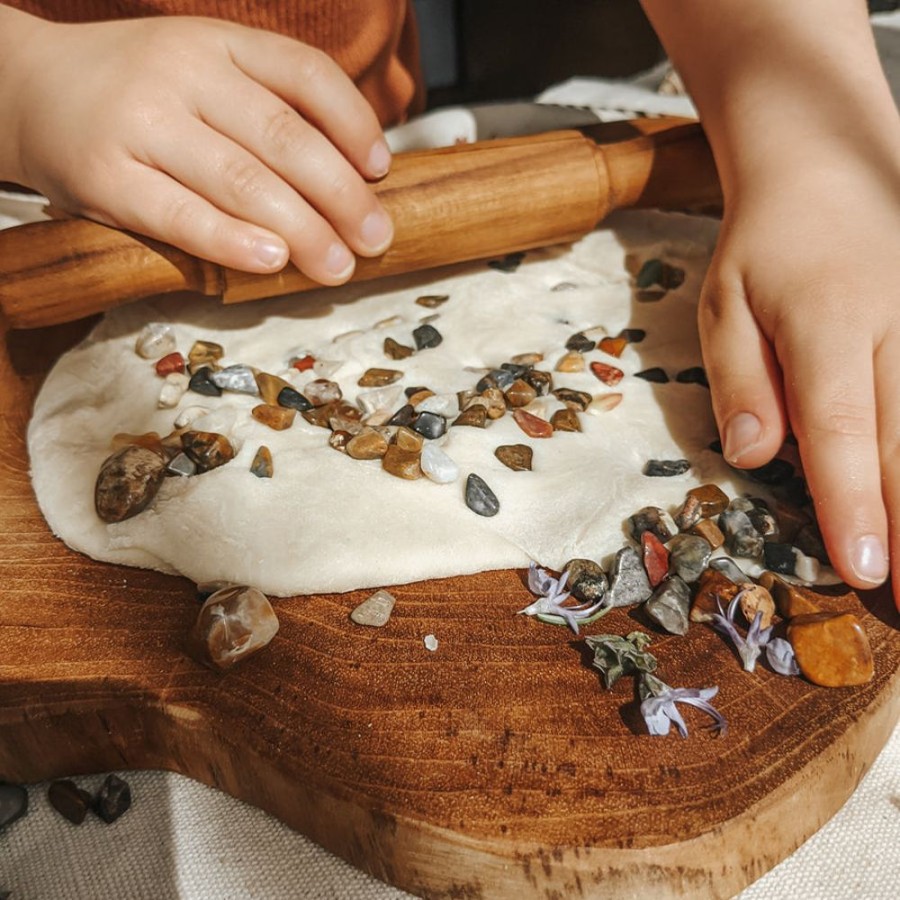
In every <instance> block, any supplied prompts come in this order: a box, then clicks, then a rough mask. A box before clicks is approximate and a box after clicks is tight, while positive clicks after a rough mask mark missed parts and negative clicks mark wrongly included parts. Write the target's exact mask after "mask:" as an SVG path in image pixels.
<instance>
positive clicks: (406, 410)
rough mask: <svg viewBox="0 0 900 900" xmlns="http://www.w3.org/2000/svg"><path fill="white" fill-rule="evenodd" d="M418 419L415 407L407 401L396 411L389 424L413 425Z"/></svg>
mask: <svg viewBox="0 0 900 900" xmlns="http://www.w3.org/2000/svg"><path fill="white" fill-rule="evenodd" d="M415 420H416V410H415V408H414V407H412V406H410V404H409V403H407V404H406V405H405V406H401V407H400V409H398V410H397V412H395V413H394V414H393V415H392V416H391V417H390V419H388V421H387V424H388V425H411V424H412V423H413V422H415Z"/></svg>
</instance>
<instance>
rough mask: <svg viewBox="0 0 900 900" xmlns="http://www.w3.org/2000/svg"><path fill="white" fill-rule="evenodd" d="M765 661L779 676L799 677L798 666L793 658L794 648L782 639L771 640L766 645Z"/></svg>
mask: <svg viewBox="0 0 900 900" xmlns="http://www.w3.org/2000/svg"><path fill="white" fill-rule="evenodd" d="M766 659H767V660H768V663H769V665H770V666H771V667H772V668H773V669H774V670H775V671H776V672H777V673H778V674H779V675H799V674H800V666H798V665H797V659H796V657H795V656H794V648H793V647H792V646H791V644H790V642H789V641H786V640H785V639H784V638H772V640H770V641H769V643H768V644H766Z"/></svg>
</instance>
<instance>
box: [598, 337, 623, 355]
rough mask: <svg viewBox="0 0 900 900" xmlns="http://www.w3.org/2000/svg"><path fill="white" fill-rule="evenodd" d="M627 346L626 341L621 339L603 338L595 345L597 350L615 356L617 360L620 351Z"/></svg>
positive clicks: (620, 353)
mask: <svg viewBox="0 0 900 900" xmlns="http://www.w3.org/2000/svg"><path fill="white" fill-rule="evenodd" d="M627 346H628V341H627V340H626V339H625V338H623V337H605V338H602V339H601V340H600V343H598V344H597V349H598V350H602V351H603V352H604V353H608V354H609V355H610V356H615V357H616V359H618V358H619V357H620V356H621V355H622V351H623V350H624V349H625V348H626V347H627Z"/></svg>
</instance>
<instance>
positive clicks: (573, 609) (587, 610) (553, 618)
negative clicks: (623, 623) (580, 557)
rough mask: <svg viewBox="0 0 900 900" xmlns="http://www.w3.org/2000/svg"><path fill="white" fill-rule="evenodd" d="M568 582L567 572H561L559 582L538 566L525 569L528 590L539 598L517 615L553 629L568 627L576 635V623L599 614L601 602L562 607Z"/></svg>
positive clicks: (565, 598)
mask: <svg viewBox="0 0 900 900" xmlns="http://www.w3.org/2000/svg"><path fill="white" fill-rule="evenodd" d="M568 580H569V573H568V572H563V574H562V577H560V578H553V577H552V576H551V575H550V574H548V573H547V572H546V571H545V570H544V569H539V568H538V566H537V563H532V564H531V566H530V567H529V569H528V588H529V590H530V591H531V592H532V593H534V594H537V595H538V599H537V600H535V601H534V603H531V604H529V605H528V606H526V607H525V608H524V609H520V610H519V613H521V614H524V615H526V616H537V617H538V618H539V619H540V620H541V621H542V622H549V623H551V624H553V625H563V624H564V625H568V626H569V628H571V629H572V631H573V632H574V633H575V634H578V623H579V622H580V621H584V620H586V619H588V618H590V617H591V616H593V615H594V614H595V613H598V612H599V611H600V610H601V609H602V607H603V601H602V600H601V601H600V602H599V603H595V604H593V605H591V604H589V603H582V604H581V605H580V606H565V605H564V604H565V602H566V601H567V600H568V599H569V597H570V596H571V592H570V591H566V590H564V588H565V586H566V582H567V581H568Z"/></svg>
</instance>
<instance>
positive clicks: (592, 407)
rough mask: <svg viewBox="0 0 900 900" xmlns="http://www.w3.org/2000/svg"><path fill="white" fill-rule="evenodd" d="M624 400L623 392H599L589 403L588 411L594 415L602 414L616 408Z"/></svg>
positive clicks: (586, 410)
mask: <svg viewBox="0 0 900 900" xmlns="http://www.w3.org/2000/svg"><path fill="white" fill-rule="evenodd" d="M621 402H622V394H616V393H612V394H597V396H596V397H594V399H593V400H591V402H590V403H589V404H588V405H587V409H585V412H586V413H589V414H590V415H592V416H602V415H604V413H608V412H610V411H611V410H613V409H615V408H616V407H617V406H618V405H619V404H620V403H621Z"/></svg>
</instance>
